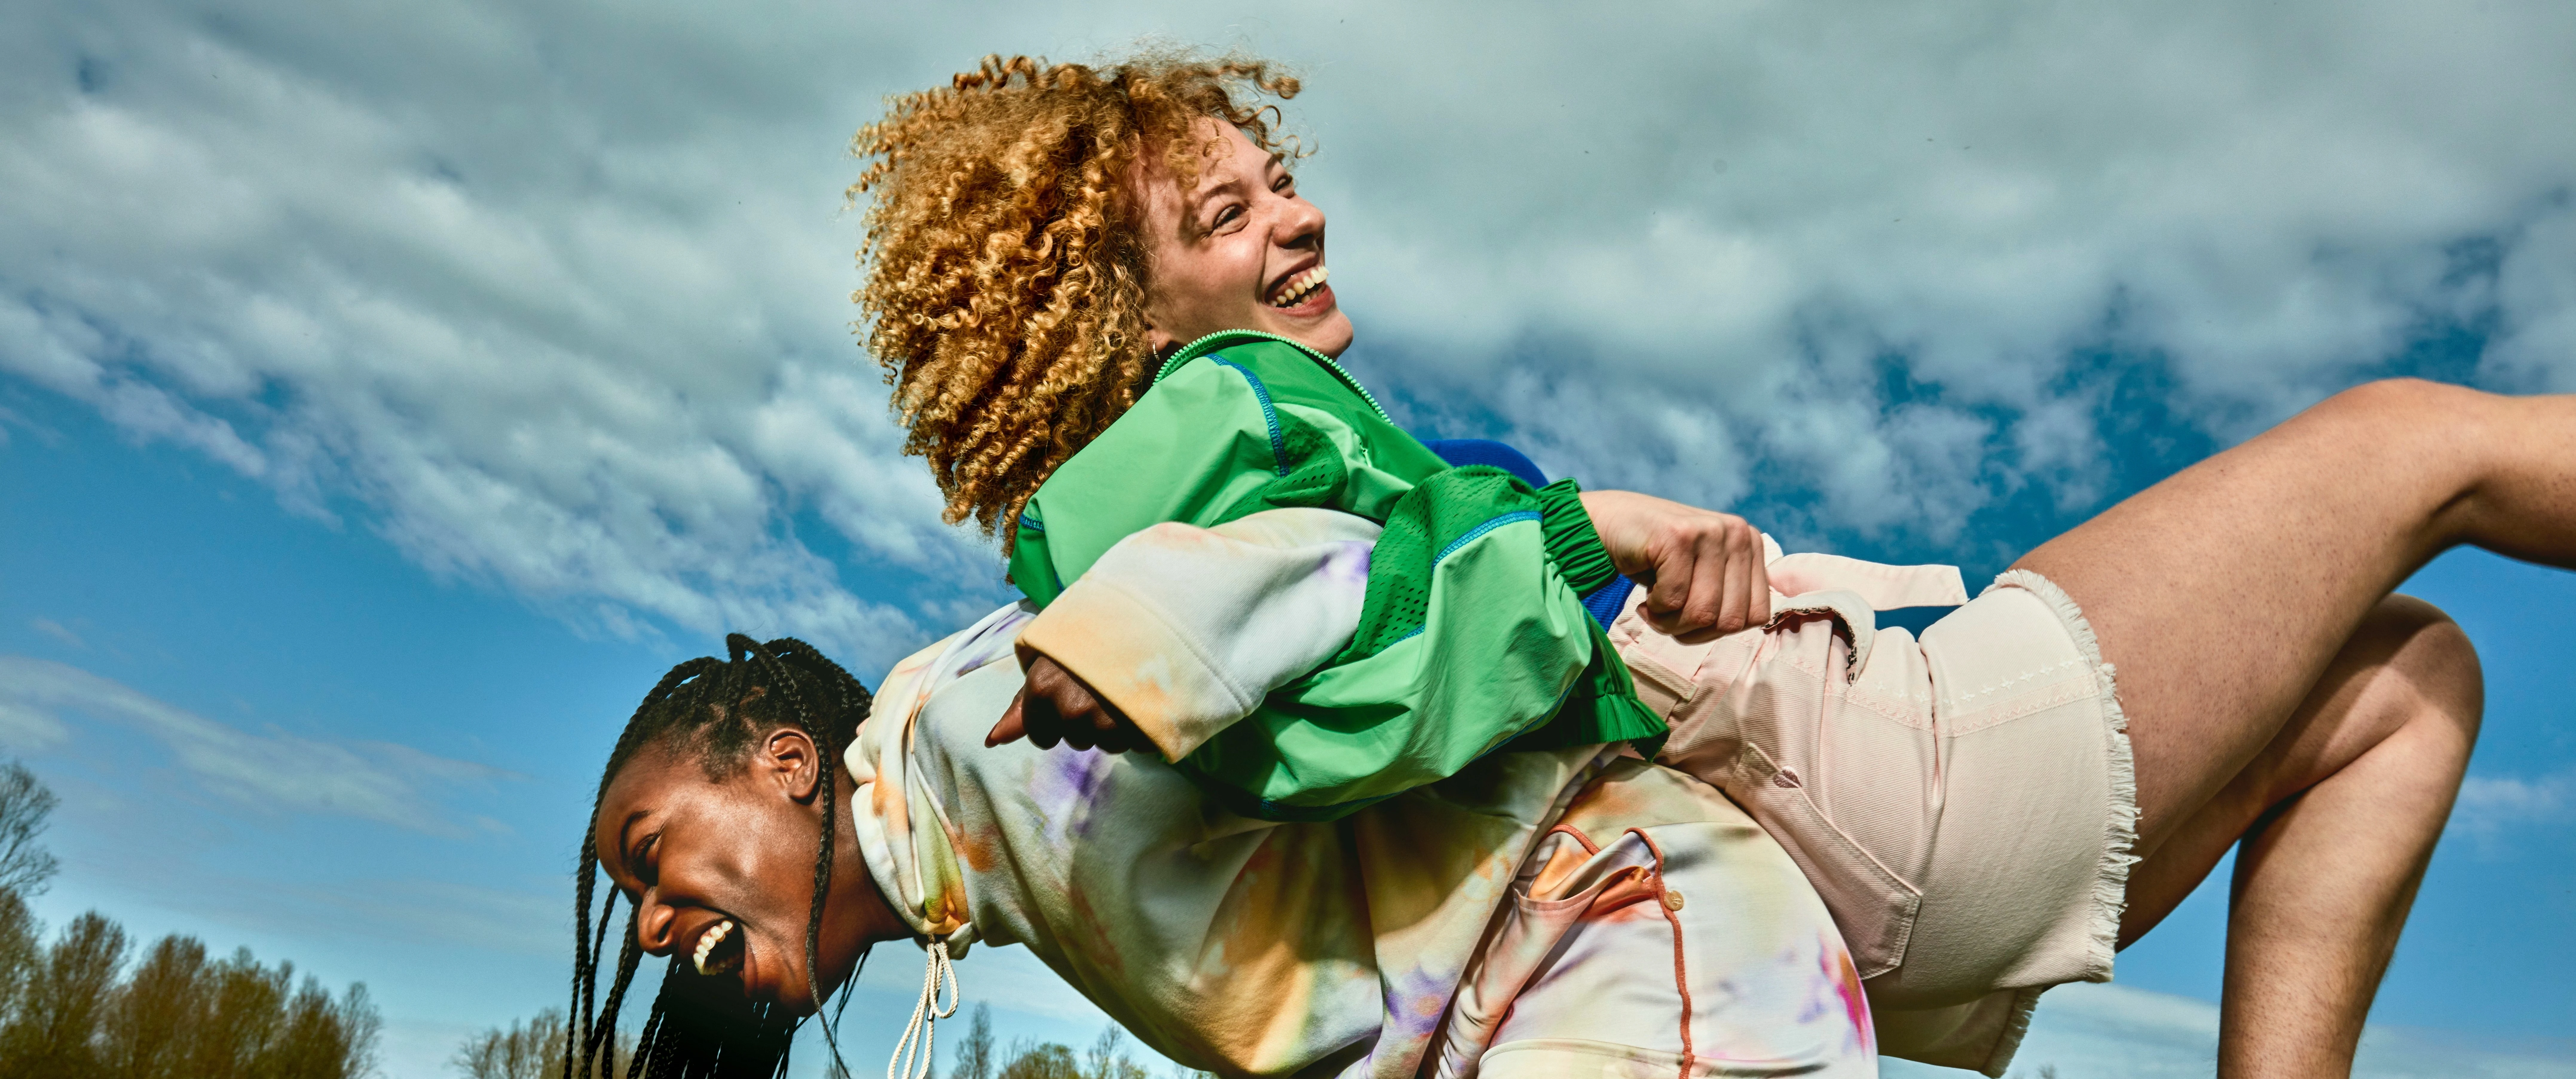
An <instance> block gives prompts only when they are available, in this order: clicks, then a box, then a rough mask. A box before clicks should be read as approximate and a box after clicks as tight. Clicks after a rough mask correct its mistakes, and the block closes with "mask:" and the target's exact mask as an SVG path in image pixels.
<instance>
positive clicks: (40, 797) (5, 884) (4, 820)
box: [0, 760, 62, 895]
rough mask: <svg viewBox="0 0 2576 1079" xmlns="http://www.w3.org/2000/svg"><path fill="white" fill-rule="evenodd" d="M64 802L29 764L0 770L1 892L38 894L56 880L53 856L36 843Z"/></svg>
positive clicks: (13, 765)
mask: <svg viewBox="0 0 2576 1079" xmlns="http://www.w3.org/2000/svg"><path fill="white" fill-rule="evenodd" d="M61 802H62V799H59V798H56V797H54V792H53V791H51V790H48V789H46V787H45V784H44V781H42V780H39V779H37V778H36V773H34V772H30V771H28V770H27V766H26V765H24V764H21V763H19V762H17V761H14V760H13V761H10V762H9V763H8V765H7V766H5V767H0V891H11V892H17V893H20V894H21V895H36V894H38V893H41V892H43V891H44V890H45V882H46V881H48V880H51V879H53V875H54V870H55V868H56V866H55V862H54V856H53V855H52V854H51V853H49V852H47V851H46V850H45V848H44V847H43V845H41V844H39V843H38V842H37V840H39V839H41V838H43V837H44V834H45V825H46V818H47V817H50V816H52V815H53V812H54V807H55V806H56V805H59V804H61Z"/></svg>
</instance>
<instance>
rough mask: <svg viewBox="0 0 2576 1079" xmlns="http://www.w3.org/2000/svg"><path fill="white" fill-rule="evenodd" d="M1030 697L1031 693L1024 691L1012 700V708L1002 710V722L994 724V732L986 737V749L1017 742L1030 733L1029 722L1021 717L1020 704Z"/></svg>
mask: <svg viewBox="0 0 2576 1079" xmlns="http://www.w3.org/2000/svg"><path fill="white" fill-rule="evenodd" d="M1028 696H1029V691H1028V690H1025V689H1023V690H1021V691H1020V692H1019V694H1018V695H1017V696H1014V697H1012V698H1011V706H1010V707H1009V708H1005V709H1003V710H1002V721H1001V722H999V723H996V724H993V732H992V733H991V734H987V735H985V736H984V748H986V749H991V748H993V747H994V746H998V745H1001V744H1003V743H1005V742H1015V741H1018V740H1019V739H1020V738H1021V737H1022V736H1025V735H1027V734H1028V733H1029V728H1028V724H1027V722H1026V721H1025V720H1023V719H1022V718H1021V716H1020V702H1021V701H1024V700H1027V699H1028Z"/></svg>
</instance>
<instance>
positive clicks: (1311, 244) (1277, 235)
mask: <svg viewBox="0 0 2576 1079" xmlns="http://www.w3.org/2000/svg"><path fill="white" fill-rule="evenodd" d="M1278 220H1279V224H1278V226H1277V227H1276V228H1274V229H1273V230H1272V232H1271V234H1270V235H1271V240H1272V241H1273V242H1275V243H1277V244H1278V245H1279V246H1281V247H1286V248H1292V249H1295V250H1300V251H1304V250H1313V249H1318V248H1321V247H1323V246H1324V211H1323V210H1322V209H1321V208H1320V207H1317V206H1316V205H1315V204H1314V203H1311V202H1308V201H1306V200H1304V199H1289V200H1287V204H1286V206H1284V207H1283V208H1282V209H1281V211H1280V214H1279V219H1278Z"/></svg>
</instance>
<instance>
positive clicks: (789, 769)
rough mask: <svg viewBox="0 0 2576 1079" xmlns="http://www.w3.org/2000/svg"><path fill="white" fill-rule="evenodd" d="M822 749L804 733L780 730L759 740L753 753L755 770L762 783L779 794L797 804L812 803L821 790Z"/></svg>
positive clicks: (788, 728) (784, 728)
mask: <svg viewBox="0 0 2576 1079" xmlns="http://www.w3.org/2000/svg"><path fill="white" fill-rule="evenodd" d="M822 765H823V753H822V748H821V747H819V746H817V745H815V744H814V739H812V738H811V737H808V736H807V735H806V734H805V732H804V731H800V730H797V729H796V728H794V727H780V728H778V729H777V730H774V731H771V732H769V735H768V736H767V737H765V738H763V739H761V741H760V749H759V750H758V751H757V752H755V753H753V754H752V770H753V771H754V772H756V773H758V777H759V779H760V781H761V782H763V783H765V784H771V785H774V786H775V787H777V789H778V792H779V793H781V794H784V795H786V796H787V797H788V798H789V799H790V800H792V801H796V802H809V801H812V800H813V799H814V794H815V792H816V791H818V790H820V789H821V787H822V777H823V767H822Z"/></svg>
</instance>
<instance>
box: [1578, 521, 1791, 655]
mask: <svg viewBox="0 0 2576 1079" xmlns="http://www.w3.org/2000/svg"><path fill="white" fill-rule="evenodd" d="M1583 511H1584V512H1585V513H1588V514H1591V515H1592V527H1593V529H1594V531H1597V532H1599V533H1600V534H1601V545H1602V546H1603V547H1606V548H1608V549H1609V551H1610V561H1611V562H1612V563H1613V564H1615V565H1617V566H1618V567H1619V572H1621V573H1625V574H1627V575H1628V577H1629V579H1631V580H1634V581H1636V582H1637V583H1638V584H1640V585H1643V586H1645V587H1646V610H1645V614H1646V622H1647V624H1648V625H1651V626H1653V627H1655V628H1656V629H1658V630H1660V631H1662V632H1664V633H1668V634H1671V635H1673V636H1675V637H1683V638H1686V639H1687V638H1692V637H1703V636H1711V635H1719V634H1727V633H1733V632H1736V631H1737V630H1741V629H1744V628H1745V627H1748V626H1759V625H1763V624H1765V623H1767V622H1769V621H1770V620H1771V573H1770V571H1769V570H1768V569H1766V568H1765V567H1764V566H1763V562H1762V533H1760V532H1758V531H1756V530H1754V527H1753V526H1752V525H1750V524H1747V523H1745V521H1744V518H1741V517H1738V516H1735V515H1734V514H1731V513H1718V512H1715V511H1712V510H1704V509H1700V508H1698V507H1696V506H1685V505H1683V504H1681V503H1679V502H1672V501H1667V500H1665V499H1661V498H1656V497H1654V496H1652V495H1641V494H1638V493H1636V492H1634V491H1585V492H1583Z"/></svg>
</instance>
